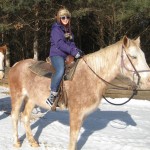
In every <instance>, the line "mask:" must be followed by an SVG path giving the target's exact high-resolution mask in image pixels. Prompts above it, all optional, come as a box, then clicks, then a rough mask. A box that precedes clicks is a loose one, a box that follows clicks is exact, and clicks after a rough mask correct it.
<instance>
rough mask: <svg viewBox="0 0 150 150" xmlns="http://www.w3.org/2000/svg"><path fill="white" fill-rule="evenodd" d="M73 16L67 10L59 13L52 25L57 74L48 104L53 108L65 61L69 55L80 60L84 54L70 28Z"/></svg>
mask: <svg viewBox="0 0 150 150" xmlns="http://www.w3.org/2000/svg"><path fill="white" fill-rule="evenodd" d="M70 21H71V14H70V12H69V11H68V10H67V9H66V8H62V9H60V10H59V11H58V12H57V15H56V22H55V23H54V24H53V25H52V29H51V36H50V42H51V47H50V55H49V57H50V59H51V62H52V65H53V67H54V68H55V73H54V74H53V75H52V79H51V86H50V88H51V93H50V96H49V97H48V98H47V100H46V103H47V104H48V105H49V106H50V107H51V106H52V105H53V103H54V101H55V98H56V97H57V95H58V89H59V85H60V82H61V80H62V77H63V75H64V70H65V59H66V57H67V56H68V55H72V56H74V57H75V58H80V57H81V56H82V55H83V52H82V51H81V50H80V49H78V48H77V47H76V45H75V43H74V37H73V34H72V32H71V28H70Z"/></svg>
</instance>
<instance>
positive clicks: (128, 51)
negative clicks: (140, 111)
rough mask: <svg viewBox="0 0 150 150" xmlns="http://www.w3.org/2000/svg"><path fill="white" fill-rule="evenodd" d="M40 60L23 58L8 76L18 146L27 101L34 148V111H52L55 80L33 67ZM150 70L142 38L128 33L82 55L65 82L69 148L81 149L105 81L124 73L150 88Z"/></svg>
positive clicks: (27, 128) (27, 124)
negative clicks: (81, 135) (86, 124)
mask: <svg viewBox="0 0 150 150" xmlns="http://www.w3.org/2000/svg"><path fill="white" fill-rule="evenodd" d="M36 62H37V61H36V60H33V59H26V60H21V61H19V62H17V63H16V64H15V65H14V66H13V67H12V68H11V69H10V71H9V75H8V79H9V88H10V95H11V106H12V111H11V116H12V122H13V138H14V143H13V144H14V146H15V147H20V146H21V143H20V141H19V138H18V120H19V114H20V108H21V106H22V104H23V102H25V104H24V109H23V110H22V120H23V123H24V127H25V132H26V138H27V139H28V141H29V143H30V145H31V146H33V147H37V146H39V144H38V142H37V141H36V140H35V139H34V136H33V134H32V131H31V127H30V116H31V112H32V110H33V108H34V107H35V105H37V106H39V107H42V108H45V109H48V110H51V109H50V107H49V106H47V104H46V102H45V101H46V98H47V97H48V95H49V93H50V88H49V86H50V82H51V79H50V78H46V77H42V76H38V75H36V74H34V73H33V72H32V71H31V70H30V69H29V66H31V65H32V64H34V63H36ZM145 70H147V71H145ZM149 70H150V68H149V66H148V64H147V63H146V59H145V55H144V52H143V51H142V50H141V48H140V37H138V38H137V39H130V38H128V37H127V36H124V37H123V38H122V39H121V40H119V41H118V42H116V43H114V44H112V45H110V46H107V47H105V48H102V49H100V50H98V51H96V52H93V53H90V54H86V55H84V56H83V57H82V58H80V60H79V62H78V65H77V67H76V71H75V73H74V76H73V79H72V80H66V81H64V88H65V91H66V95H67V99H68V105H67V110H68V111H69V119H70V141H69V144H68V145H69V146H68V149H69V150H75V149H76V148H77V139H78V134H79V132H80V128H81V126H82V124H83V121H84V119H85V118H86V117H87V116H88V115H89V114H90V113H92V112H93V111H95V110H96V109H97V107H98V106H99V104H100V102H101V99H102V96H103V94H104V93H105V91H106V89H107V86H108V84H107V83H106V82H104V81H107V82H111V81H112V80H113V79H114V78H115V77H117V76H118V75H120V74H121V75H123V76H125V77H128V78H129V79H131V80H132V81H133V82H134V83H136V84H137V82H138V81H139V82H138V83H139V84H138V85H137V86H138V87H139V88H141V89H147V88H149V87H150V74H149V72H148V71H149ZM138 75H139V76H140V80H139V77H138Z"/></svg>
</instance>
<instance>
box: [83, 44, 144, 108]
mask: <svg viewBox="0 0 150 150" xmlns="http://www.w3.org/2000/svg"><path fill="white" fill-rule="evenodd" d="M123 51H124V52H125V54H126V56H127V58H128V60H129V62H130V64H131V65H132V67H133V69H134V71H132V70H129V69H127V68H126V67H125V64H124V61H123ZM82 59H83V60H84V62H85V63H86V65H87V66H88V68H89V69H90V70H91V71H92V72H93V73H94V74H95V75H96V76H97V77H98V78H99V79H100V80H102V81H103V82H104V83H106V84H109V85H111V86H114V87H116V88H117V89H122V90H131V89H132V91H133V92H132V95H131V96H130V97H129V99H128V100H126V101H125V102H123V103H119V104H116V103H112V102H110V101H109V100H108V99H106V97H105V96H104V95H102V96H103V98H104V99H105V100H106V101H107V102H108V103H110V104H112V105H116V106H120V105H124V104H126V103H127V102H129V101H130V100H131V99H132V98H133V97H134V95H137V92H138V91H137V87H138V86H139V83H140V79H141V77H140V75H139V71H137V70H136V68H135V66H134V65H133V63H132V61H131V60H130V58H129V56H128V55H127V53H126V51H125V50H124V47H123V46H122V53H121V64H122V66H123V67H124V68H125V69H127V70H128V71H132V72H133V73H134V74H136V75H137V77H138V80H137V84H136V86H135V85H133V86H132V88H127V87H121V86H118V85H115V84H112V83H110V82H108V81H106V80H104V79H103V78H102V77H100V76H99V75H98V74H97V73H96V72H95V71H94V70H93V69H92V68H91V67H90V66H89V65H88V63H87V62H86V60H85V59H84V57H83V58H82ZM140 72H141V71H140ZM142 72H144V70H143V71H142Z"/></svg>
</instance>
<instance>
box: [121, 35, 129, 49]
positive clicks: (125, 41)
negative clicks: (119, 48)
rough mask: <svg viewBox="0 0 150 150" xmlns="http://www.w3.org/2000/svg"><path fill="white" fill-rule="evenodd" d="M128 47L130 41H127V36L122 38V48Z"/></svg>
mask: <svg viewBox="0 0 150 150" xmlns="http://www.w3.org/2000/svg"><path fill="white" fill-rule="evenodd" d="M129 45H130V40H129V38H128V37H127V36H124V37H123V46H124V47H129Z"/></svg>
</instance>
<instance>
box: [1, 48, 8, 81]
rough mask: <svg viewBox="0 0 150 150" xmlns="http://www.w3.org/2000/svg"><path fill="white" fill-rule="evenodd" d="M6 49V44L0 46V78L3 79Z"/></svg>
mask: <svg viewBox="0 0 150 150" xmlns="http://www.w3.org/2000/svg"><path fill="white" fill-rule="evenodd" d="M6 50H7V46H6V45H4V46H2V47H0V79H3V77H4V71H5V55H6Z"/></svg>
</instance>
